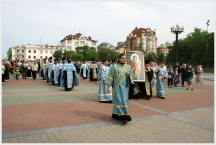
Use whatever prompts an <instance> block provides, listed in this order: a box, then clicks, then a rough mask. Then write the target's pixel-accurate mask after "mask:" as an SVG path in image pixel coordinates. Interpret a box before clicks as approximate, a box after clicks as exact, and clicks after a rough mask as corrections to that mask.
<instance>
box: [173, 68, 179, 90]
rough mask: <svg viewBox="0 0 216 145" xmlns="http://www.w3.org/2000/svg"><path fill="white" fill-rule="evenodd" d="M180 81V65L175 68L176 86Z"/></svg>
mask: <svg viewBox="0 0 216 145" xmlns="http://www.w3.org/2000/svg"><path fill="white" fill-rule="evenodd" d="M178 82H179V71H178V67H175V70H174V86H175V87H177V84H178Z"/></svg>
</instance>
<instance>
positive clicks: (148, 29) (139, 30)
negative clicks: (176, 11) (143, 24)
mask: <svg viewBox="0 0 216 145" xmlns="http://www.w3.org/2000/svg"><path fill="white" fill-rule="evenodd" d="M140 32H142V33H147V32H152V33H153V34H154V35H156V32H155V31H152V30H151V29H150V28H137V27H136V28H135V29H134V30H133V31H132V32H131V33H132V34H133V35H135V34H136V36H137V37H141V35H142V33H140ZM129 35H130V34H129Z"/></svg>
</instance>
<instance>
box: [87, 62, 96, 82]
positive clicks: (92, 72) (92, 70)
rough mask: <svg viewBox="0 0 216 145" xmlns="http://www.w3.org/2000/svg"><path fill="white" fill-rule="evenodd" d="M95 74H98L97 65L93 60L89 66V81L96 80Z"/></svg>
mask: <svg viewBox="0 0 216 145" xmlns="http://www.w3.org/2000/svg"><path fill="white" fill-rule="evenodd" d="M97 74H98V65H97V64H96V63H95V61H92V64H91V66H90V78H89V80H90V81H92V82H93V81H95V82H97Z"/></svg>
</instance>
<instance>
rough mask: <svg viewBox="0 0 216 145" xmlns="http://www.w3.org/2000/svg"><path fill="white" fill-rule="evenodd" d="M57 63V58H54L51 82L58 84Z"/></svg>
mask: <svg viewBox="0 0 216 145" xmlns="http://www.w3.org/2000/svg"><path fill="white" fill-rule="evenodd" d="M58 68H59V64H58V59H54V64H53V67H52V84H53V85H55V84H58V74H59V69H58Z"/></svg>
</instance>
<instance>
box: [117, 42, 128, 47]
mask: <svg viewBox="0 0 216 145" xmlns="http://www.w3.org/2000/svg"><path fill="white" fill-rule="evenodd" d="M126 44H127V41H125V42H117V48H126Z"/></svg>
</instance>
